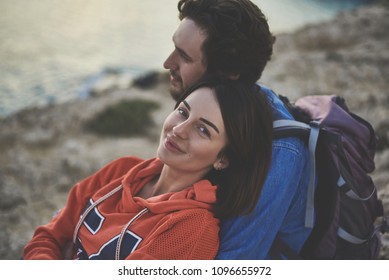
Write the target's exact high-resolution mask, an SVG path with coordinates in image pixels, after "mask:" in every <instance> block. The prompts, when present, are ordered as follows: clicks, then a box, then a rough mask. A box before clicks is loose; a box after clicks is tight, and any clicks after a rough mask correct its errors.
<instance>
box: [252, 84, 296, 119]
mask: <svg viewBox="0 0 389 280" xmlns="http://www.w3.org/2000/svg"><path fill="white" fill-rule="evenodd" d="M258 85H259V87H260V88H261V90H262V91H263V92H264V93H265V94H266V97H267V99H268V101H269V104H270V106H271V108H272V118H273V121H275V120H283V119H286V120H293V117H292V115H291V114H290V112H289V111H288V109H287V108H286V106H285V105H284V103H283V102H282V101H281V99H280V98H279V96H278V95H277V94H276V93H275V92H274V91H273V90H272V89H270V88H268V87H266V86H264V85H262V84H258Z"/></svg>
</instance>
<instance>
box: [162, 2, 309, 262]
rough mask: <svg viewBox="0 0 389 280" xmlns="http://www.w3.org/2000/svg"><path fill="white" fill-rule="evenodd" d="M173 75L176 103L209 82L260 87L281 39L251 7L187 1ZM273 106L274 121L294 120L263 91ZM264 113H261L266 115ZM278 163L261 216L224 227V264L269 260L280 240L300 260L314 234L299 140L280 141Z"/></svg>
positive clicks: (171, 62) (170, 63) (170, 65)
mask: <svg viewBox="0 0 389 280" xmlns="http://www.w3.org/2000/svg"><path fill="white" fill-rule="evenodd" d="M178 10H179V18H180V20H181V23H180V25H179V26H178V29H177V30H176V32H175V33H174V35H173V43H174V45H175V49H174V50H173V52H172V53H171V54H170V56H169V57H168V58H167V59H166V61H165V63H164V67H165V68H166V69H168V70H169V71H170V91H171V95H172V97H173V98H174V99H177V98H178V97H179V96H180V95H181V94H182V92H183V91H184V90H185V89H186V88H188V87H189V86H190V85H192V84H193V83H194V82H196V81H198V80H199V79H200V78H201V77H203V76H204V75H217V76H219V77H220V76H222V77H224V78H229V79H240V80H243V81H245V82H248V83H255V82H256V81H257V80H258V79H259V78H260V76H261V74H262V71H263V69H264V68H265V66H266V63H267V62H268V60H270V57H271V55H272V47H273V43H274V37H273V36H272V34H271V33H270V31H269V27H268V24H267V20H266V18H265V16H264V15H263V13H262V12H261V11H260V9H259V8H258V7H257V6H255V5H254V4H253V3H251V2H250V1H249V0H180V1H179V3H178ZM261 88H262V90H264V91H265V92H266V93H267V95H268V98H269V101H270V103H271V105H272V107H273V115H272V118H273V119H274V120H276V119H291V118H292V117H291V115H290V114H289V113H288V111H287V110H286V108H285V107H284V106H283V104H282V102H281V101H280V100H279V99H278V97H277V96H276V95H275V94H274V93H273V92H272V91H271V90H269V89H267V88H265V87H263V86H261ZM259 109H260V108H259ZM272 153H273V158H272V166H271V168H270V171H269V174H268V177H267V180H266V182H265V185H264V186H263V189H262V192H261V197H260V200H259V202H258V204H257V206H256V208H255V210H254V212H253V213H251V214H250V215H247V216H240V217H238V218H234V219H230V220H224V221H222V223H221V229H220V239H221V240H220V241H221V244H220V248H219V252H218V255H217V258H218V259H268V258H270V255H269V251H270V248H271V246H272V244H273V241H274V239H275V237H276V236H277V235H278V236H279V238H280V239H281V240H283V241H284V242H285V243H286V244H287V245H288V246H289V247H290V248H291V249H292V250H293V251H294V252H295V253H298V252H299V251H300V250H301V248H302V246H303V243H304V241H305V240H306V238H307V237H308V235H309V233H310V231H311V230H310V229H309V228H305V227H304V217H305V206H306V197H307V185H308V179H309V162H308V152H307V148H306V147H305V145H304V143H303V142H302V141H301V140H300V139H298V138H292V137H291V138H283V139H278V140H274V141H273V148H272Z"/></svg>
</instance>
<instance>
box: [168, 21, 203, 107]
mask: <svg viewBox="0 0 389 280" xmlns="http://www.w3.org/2000/svg"><path fill="white" fill-rule="evenodd" d="M206 36H207V35H206V34H205V33H204V32H203V31H202V30H201V29H200V28H199V27H198V26H197V25H196V24H195V22H194V21H193V20H191V19H189V18H185V19H183V20H182V21H181V23H180V25H179V26H178V28H177V30H176V32H175V33H174V35H173V43H174V46H175V48H174V50H173V52H172V53H171V54H170V55H169V57H168V58H167V59H166V61H165V62H164V64H163V66H164V67H165V68H166V69H168V70H170V93H171V95H172V97H173V98H174V99H175V100H177V99H178V98H179V97H180V95H181V94H182V93H183V92H184V90H185V89H187V88H188V87H189V86H191V85H193V84H194V83H195V82H196V81H198V80H199V79H200V78H201V77H202V76H203V75H204V74H205V72H206V65H205V64H206V62H205V59H204V56H203V53H202V49H201V47H202V45H203V42H204V40H205V39H206Z"/></svg>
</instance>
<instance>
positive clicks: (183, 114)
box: [177, 107, 188, 118]
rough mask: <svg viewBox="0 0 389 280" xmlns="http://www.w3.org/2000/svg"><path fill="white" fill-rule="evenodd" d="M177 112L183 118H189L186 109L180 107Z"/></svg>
mask: <svg viewBox="0 0 389 280" xmlns="http://www.w3.org/2000/svg"><path fill="white" fill-rule="evenodd" d="M177 112H178V113H179V114H180V115H182V116H183V117H185V118H187V117H188V112H187V111H186V110H185V108H182V107H180V108H178V109H177Z"/></svg>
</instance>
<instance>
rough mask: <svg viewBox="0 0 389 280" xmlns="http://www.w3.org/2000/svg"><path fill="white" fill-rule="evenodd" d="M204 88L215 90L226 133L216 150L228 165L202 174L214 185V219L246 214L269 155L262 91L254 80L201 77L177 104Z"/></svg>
mask: <svg viewBox="0 0 389 280" xmlns="http://www.w3.org/2000/svg"><path fill="white" fill-rule="evenodd" d="M202 87H208V88H211V89H212V90H213V91H214V92H215V96H216V98H217V101H218V103H219V106H220V111H221V114H222V117H223V123H224V127H225V131H226V135H227V145H226V147H224V149H223V150H222V151H221V153H220V155H219V156H220V157H226V158H227V160H228V167H226V168H225V169H222V170H215V169H212V170H211V171H210V172H209V173H208V174H207V176H206V178H207V179H209V180H210V181H211V182H213V183H214V184H216V185H218V189H217V203H216V205H215V208H214V212H215V215H216V216H217V217H218V218H230V217H234V216H237V215H241V214H247V213H250V212H251V211H252V210H253V209H254V207H255V206H256V204H257V202H258V199H259V196H260V193H261V190H262V186H263V184H264V182H265V179H266V176H267V172H268V170H269V167H270V163H271V156H272V131H273V129H272V127H273V126H272V118H271V109H270V105H269V104H268V100H267V97H266V94H265V93H264V92H263V91H262V90H261V89H260V87H259V86H258V85H257V84H255V83H245V82H242V81H233V80H225V79H224V80H220V79H214V78H210V79H205V78H204V79H202V80H200V81H199V82H197V83H195V84H194V85H192V86H191V87H189V88H188V89H187V90H186V91H185V92H184V94H183V95H182V96H181V97H180V99H179V100H178V102H177V103H176V108H177V106H178V105H179V104H180V103H181V102H182V101H183V100H184V99H185V98H186V97H187V96H188V95H190V94H191V93H192V92H193V91H195V90H196V89H198V88H202Z"/></svg>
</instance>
